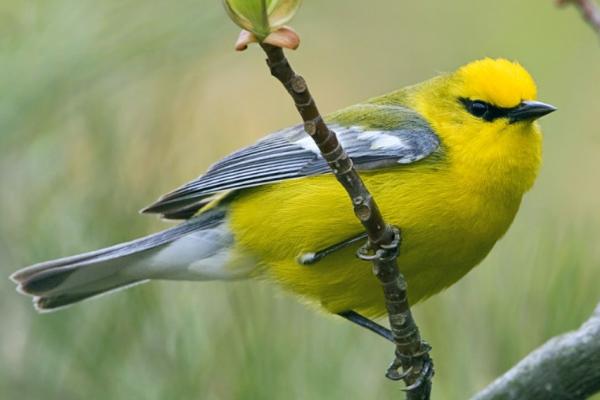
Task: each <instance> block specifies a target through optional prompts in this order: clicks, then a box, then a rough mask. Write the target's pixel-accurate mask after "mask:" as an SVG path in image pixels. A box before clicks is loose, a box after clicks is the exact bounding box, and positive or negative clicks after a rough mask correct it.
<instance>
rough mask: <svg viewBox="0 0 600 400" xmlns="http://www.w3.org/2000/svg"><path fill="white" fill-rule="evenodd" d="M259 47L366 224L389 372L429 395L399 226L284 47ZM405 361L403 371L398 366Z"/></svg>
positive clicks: (411, 395) (412, 390) (429, 367)
mask: <svg viewBox="0 0 600 400" xmlns="http://www.w3.org/2000/svg"><path fill="white" fill-rule="evenodd" d="M261 47H262V48H263V50H264V51H265V53H266V54H267V64H268V66H269V68H270V70H271V74H272V75H273V76H274V77H275V78H277V79H278V80H279V81H280V82H281V83H282V84H283V86H284V87H285V88H286V89H287V91H288V92H289V94H290V95H291V96H292V98H293V100H294V103H295V105H296V108H297V110H298V112H299V113H300V115H301V117H302V120H303V121H304V130H305V131H306V133H308V134H309V135H310V136H311V137H312V138H313V140H314V141H315V143H316V145H317V146H318V147H319V150H320V151H321V154H322V156H323V158H324V159H325V160H326V161H327V163H328V164H329V166H330V167H331V170H332V171H333V173H334V174H335V177H336V178H337V180H338V181H339V182H340V183H341V184H342V186H343V187H344V189H346V192H347V193H348V195H349V196H350V199H351V200H352V204H353V206H354V213H355V214H356V216H357V217H358V219H359V220H360V222H361V223H362V225H363V227H364V228H365V230H366V232H367V234H368V237H369V241H368V244H367V246H365V247H363V251H362V252H361V258H363V259H369V260H371V261H372V262H373V272H374V274H375V275H376V276H377V278H379V280H380V281H381V284H382V286H383V291H384V295H385V303H386V308H387V311H388V317H389V321H390V327H391V330H392V333H393V335H394V340H395V343H396V352H395V359H394V361H393V363H392V364H391V366H390V367H389V369H388V371H387V374H386V376H387V377H388V378H390V379H393V380H400V379H403V380H404V382H405V383H406V385H407V386H408V387H407V388H406V390H407V392H408V393H407V399H429V396H430V392H431V377H432V376H433V363H432V361H431V358H430V357H429V350H430V347H429V346H428V345H427V344H426V343H425V342H423V341H422V340H421V336H420V334H419V329H418V327H417V325H416V323H415V321H414V319H413V316H412V313H411V311H410V306H409V304H408V299H407V294H406V282H405V280H404V277H403V276H402V274H401V273H400V272H399V270H398V265H397V262H396V258H397V255H398V250H399V247H400V231H399V230H398V229H397V228H395V227H392V226H391V225H388V224H386V223H385V221H384V219H383V217H382V215H381V212H380V211H379V208H378V207H377V204H376V203H375V200H374V199H373V197H372V196H371V194H370V193H369V191H368V190H367V188H366V186H365V185H364V183H363V181H362V180H361V178H360V176H359V175H358V173H357V172H356V170H355V169H354V165H353V163H352V159H351V158H350V157H348V154H347V153H346V152H345V151H344V149H343V148H342V146H341V145H340V142H339V141H338V139H337V136H336V134H335V132H333V131H331V130H330V129H329V128H328V127H327V125H326V124H325V122H324V121H323V118H322V117H321V115H320V113H319V110H318V109H317V106H316V104H315V101H314V99H313V97H312V96H311V94H310V92H309V90H308V87H307V85H306V81H305V80H304V79H303V78H302V77H301V76H299V75H296V73H295V72H294V71H293V69H292V68H291V66H290V64H289V62H288V60H287V59H286V57H285V55H284V53H283V50H282V49H281V48H279V47H275V46H272V45H269V44H266V43H261ZM400 367H402V369H403V373H401V374H400V373H399V372H398V369H399V368H400Z"/></svg>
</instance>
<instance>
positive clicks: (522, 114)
mask: <svg viewBox="0 0 600 400" xmlns="http://www.w3.org/2000/svg"><path fill="white" fill-rule="evenodd" d="M554 111H556V107H554V106H551V105H550V104H546V103H542V102H541V101H524V102H522V103H521V104H519V105H518V106H517V107H515V108H513V109H512V110H510V111H509V112H508V118H509V120H510V122H511V123H513V122H519V121H534V120H536V119H538V118H540V117H543V116H544V115H546V114H550V113H551V112H554Z"/></svg>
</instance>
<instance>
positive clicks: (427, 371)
mask: <svg viewBox="0 0 600 400" xmlns="http://www.w3.org/2000/svg"><path fill="white" fill-rule="evenodd" d="M430 351H431V346H430V345H429V344H428V343H427V342H425V341H421V344H420V349H419V350H418V351H417V352H415V353H413V354H411V355H406V354H403V353H402V352H400V350H399V349H396V353H395V354H396V357H395V359H394V361H393V362H392V364H391V365H390V366H389V367H388V369H387V372H386V374H385V376H386V377H387V378H388V379H391V380H393V381H399V380H404V381H405V382H406V384H407V385H408V386H407V387H406V388H404V389H402V390H404V391H406V392H410V391H413V390H416V389H420V388H421V387H422V385H431V378H432V377H433V375H434V373H435V371H434V369H433V361H432V359H431V357H430V356H429V352H430ZM400 368H402V372H400Z"/></svg>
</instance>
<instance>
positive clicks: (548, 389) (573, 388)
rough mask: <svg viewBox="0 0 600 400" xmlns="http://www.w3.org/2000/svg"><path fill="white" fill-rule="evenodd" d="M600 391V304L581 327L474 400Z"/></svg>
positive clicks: (541, 349) (538, 352)
mask: <svg viewBox="0 0 600 400" xmlns="http://www.w3.org/2000/svg"><path fill="white" fill-rule="evenodd" d="M599 391H600V303H599V304H598V306H596V310H595V311H594V313H593V314H592V316H591V317H590V319H588V320H587V321H586V322H585V323H584V324H583V325H582V326H581V327H580V328H579V329H578V330H576V331H573V332H569V333H565V334H563V335H560V336H556V337H554V338H552V339H550V340H549V341H547V342H546V343H545V344H544V345H542V346H541V347H539V348H538V349H537V350H535V351H533V352H532V353H530V354H529V355H528V356H527V357H525V358H524V359H523V360H521V361H520V362H519V363H518V364H517V365H515V366H514V367H513V368H512V369H510V370H509V371H508V372H507V373H505V374H504V375H503V376H501V377H500V378H498V379H496V380H495V381H494V382H492V384H491V385H489V386H488V387H487V388H485V389H484V390H483V391H481V392H480V393H478V394H477V395H475V397H473V399H472V400H499V399H502V400H513V399H515V400H516V399H529V400H538V399H539V400H542V399H543V400H552V399H585V398H587V397H589V396H591V395H592V394H594V393H597V392H599Z"/></svg>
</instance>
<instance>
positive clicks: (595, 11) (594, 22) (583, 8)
mask: <svg viewBox="0 0 600 400" xmlns="http://www.w3.org/2000/svg"><path fill="white" fill-rule="evenodd" d="M556 4H558V5H559V6H564V5H567V4H573V5H574V6H575V7H577V8H578V9H579V11H580V12H581V15H582V16H583V19H584V20H585V21H586V22H587V23H588V24H589V25H590V26H591V27H592V29H594V30H595V31H596V33H598V34H599V35H600V8H599V7H598V5H597V4H596V3H594V1H593V0H557V2H556Z"/></svg>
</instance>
